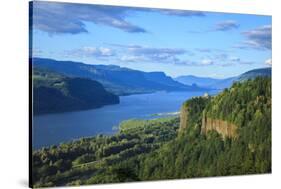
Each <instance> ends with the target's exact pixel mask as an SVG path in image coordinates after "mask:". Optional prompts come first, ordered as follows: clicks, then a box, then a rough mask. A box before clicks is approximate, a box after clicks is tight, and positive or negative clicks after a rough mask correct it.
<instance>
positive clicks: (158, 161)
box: [139, 78, 271, 180]
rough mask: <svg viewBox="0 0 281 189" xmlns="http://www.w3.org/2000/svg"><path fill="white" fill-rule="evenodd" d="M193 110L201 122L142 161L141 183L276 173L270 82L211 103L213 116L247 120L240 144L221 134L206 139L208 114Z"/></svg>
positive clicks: (238, 88) (251, 83) (241, 86)
mask: <svg viewBox="0 0 281 189" xmlns="http://www.w3.org/2000/svg"><path fill="white" fill-rule="evenodd" d="M199 99H200V98H194V99H191V100H190V101H188V102H187V103H186V105H187V104H189V105H190V106H192V104H193V103H192V101H193V102H195V101H199ZM236 106H238V107H240V109H236V108H237V107H236ZM199 107H200V106H199ZM244 107H245V108H244ZM195 109H196V108H195ZM231 109H232V110H233V111H231ZM188 110H189V115H199V118H198V117H197V116H194V118H195V120H194V123H193V124H192V121H190V122H189V125H188V126H187V129H186V130H185V133H183V134H182V135H179V137H177V138H176V139H175V140H173V141H171V142H169V143H168V144H166V145H165V146H163V147H162V148H160V149H159V150H157V151H155V152H152V153H150V154H149V155H148V156H146V158H144V159H143V160H142V163H141V164H140V167H142V169H141V170H140V172H139V176H140V179H141V180H157V179H176V178H192V177H204V176H222V175H242V174H257V173H270V172H271V79H270V78H256V79H254V80H248V81H245V82H242V83H237V84H234V86H233V87H232V88H231V89H229V90H225V91H224V92H223V93H221V94H219V95H218V96H216V97H214V98H213V99H212V100H211V101H210V103H207V105H206V108H205V111H206V112H207V114H208V115H209V116H214V117H216V118H221V119H226V120H229V121H231V118H233V117H234V118H235V119H234V120H236V119H237V118H236V117H235V116H236V115H242V117H243V122H239V123H240V124H239V126H240V127H239V130H238V138H236V139H231V138H226V139H223V138H222V136H221V135H219V134H218V133H217V132H215V131H211V132H209V133H207V134H206V135H203V134H200V130H201V126H202V125H201V122H200V119H202V114H197V112H195V113H193V112H192V111H193V110H194V109H191V108H189V109H188ZM201 110H202V108H201ZM211 110H216V111H211ZM241 112H243V114H242V113H241ZM216 113H217V114H216ZM223 116H225V117H223ZM190 117H191V116H190ZM200 117H201V118H200ZM191 118H192V117H191ZM196 118H198V119H197V121H196ZM237 123H238V122H237Z"/></svg>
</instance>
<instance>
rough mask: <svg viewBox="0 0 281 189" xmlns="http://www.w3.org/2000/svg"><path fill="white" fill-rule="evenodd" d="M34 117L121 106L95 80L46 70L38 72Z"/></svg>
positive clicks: (34, 73)
mask: <svg viewBox="0 0 281 189" xmlns="http://www.w3.org/2000/svg"><path fill="white" fill-rule="evenodd" d="M32 79H33V112H34V114H43V113H55V112H66V111H74V110H82V109H90V108H98V107H101V106H104V105H108V104H116V103H119V97H118V96H116V95H114V94H111V93H109V92H107V91H106V90H105V89H104V88H103V86H102V85H101V84H100V83H98V82H96V81H93V80H90V79H83V78H70V77H65V76H63V75H61V74H58V73H55V72H51V71H49V70H46V69H34V70H33V74H32Z"/></svg>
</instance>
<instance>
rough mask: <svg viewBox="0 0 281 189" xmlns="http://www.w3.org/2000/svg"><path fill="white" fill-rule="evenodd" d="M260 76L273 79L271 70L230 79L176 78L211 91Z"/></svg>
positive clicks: (246, 73) (267, 69) (261, 69)
mask: <svg viewBox="0 0 281 189" xmlns="http://www.w3.org/2000/svg"><path fill="white" fill-rule="evenodd" d="M258 76H261V77H267V76H268V77H271V68H260V69H254V70H250V71H248V72H245V73H243V74H241V75H239V76H236V77H229V78H226V79H214V78H210V77H197V76H193V75H187V76H179V77H176V78H174V79H175V80H176V81H178V82H180V83H183V84H186V85H192V84H196V85H197V86H198V87H204V88H210V89H224V88H228V87H230V86H231V85H232V84H233V82H235V81H243V80H247V79H254V78H256V77H258Z"/></svg>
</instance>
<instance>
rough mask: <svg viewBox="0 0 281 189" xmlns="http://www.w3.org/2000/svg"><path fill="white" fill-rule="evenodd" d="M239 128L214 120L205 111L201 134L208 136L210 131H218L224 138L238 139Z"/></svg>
mask: <svg viewBox="0 0 281 189" xmlns="http://www.w3.org/2000/svg"><path fill="white" fill-rule="evenodd" d="M237 128H238V127H237V126H236V125H235V124H233V123H229V122H227V121H224V120H220V119H213V118H209V117H207V116H206V114H205V112H204V111H203V116H202V126H201V133H202V134H206V133H207V132H208V131H216V132H218V133H219V134H221V135H222V137H223V138H236V137H237Z"/></svg>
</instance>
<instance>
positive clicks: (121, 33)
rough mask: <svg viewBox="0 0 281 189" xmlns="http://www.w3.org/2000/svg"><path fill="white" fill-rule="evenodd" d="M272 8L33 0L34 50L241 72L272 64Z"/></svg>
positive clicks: (141, 65) (200, 72)
mask: <svg viewBox="0 0 281 189" xmlns="http://www.w3.org/2000/svg"><path fill="white" fill-rule="evenodd" d="M271 22H272V21H271V16H262V15H249V14H231V13H216V12H200V11H191V10H171V9H152V8H134V7H118V6H104V5H92V4H91V5H88V4H73V3H57V2H42V1H35V2H33V26H32V53H33V57H42V58H52V59H56V60H72V61H78V62H83V63H86V64H104V65H118V66H121V67H127V68H131V69H137V70H142V71H147V72H151V71H163V72H165V73H166V74H167V75H169V76H172V77H177V76H180V75H196V76H203V77H213V78H226V77H231V76H237V75H239V74H241V73H243V72H246V71H249V70H252V69H256V68H263V67H269V66H272V61H271V53H272V50H271V46H272V45H271V41H272V34H271V33H272V29H271V25H272V24H271Z"/></svg>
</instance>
